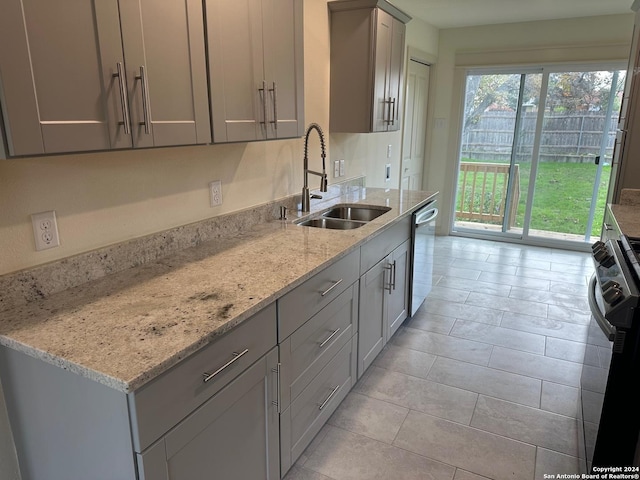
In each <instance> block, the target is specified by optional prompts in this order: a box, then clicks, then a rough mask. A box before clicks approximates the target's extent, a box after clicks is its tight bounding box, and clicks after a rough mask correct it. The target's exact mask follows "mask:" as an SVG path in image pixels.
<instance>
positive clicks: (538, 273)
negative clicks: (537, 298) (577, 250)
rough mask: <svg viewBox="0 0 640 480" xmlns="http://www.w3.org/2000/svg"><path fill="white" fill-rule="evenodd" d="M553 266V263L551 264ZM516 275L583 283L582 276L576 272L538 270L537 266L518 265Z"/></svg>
mask: <svg viewBox="0 0 640 480" xmlns="http://www.w3.org/2000/svg"><path fill="white" fill-rule="evenodd" d="M551 267H552V268H553V265H551ZM516 275H517V276H520V277H527V278H537V279H539V280H550V281H552V282H558V281H560V280H562V281H563V282H566V283H575V284H577V285H583V284H584V276H583V275H579V274H577V273H563V272H554V271H553V270H552V271H546V270H538V269H537V268H527V267H518V271H517V272H516Z"/></svg>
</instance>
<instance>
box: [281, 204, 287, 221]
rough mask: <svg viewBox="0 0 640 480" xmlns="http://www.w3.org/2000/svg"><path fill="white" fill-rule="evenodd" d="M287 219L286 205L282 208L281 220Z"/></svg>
mask: <svg viewBox="0 0 640 480" xmlns="http://www.w3.org/2000/svg"><path fill="white" fill-rule="evenodd" d="M286 219H287V207H285V206H284V205H281V206H280V220H286Z"/></svg>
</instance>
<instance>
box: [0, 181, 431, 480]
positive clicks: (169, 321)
mask: <svg viewBox="0 0 640 480" xmlns="http://www.w3.org/2000/svg"><path fill="white" fill-rule="evenodd" d="M434 195H435V194H434V193H431V192H413V191H404V192H403V191H396V190H384V189H368V188H356V189H351V190H348V191H347V192H342V193H341V194H340V195H338V196H336V197H333V198H332V199H329V200H324V201H322V202H320V201H318V203H313V204H312V212H310V213H309V214H305V216H306V215H316V214H318V213H319V212H321V211H323V210H325V209H327V208H329V207H330V206H331V205H334V204H338V203H347V204H365V205H375V206H386V207H390V210H389V211H388V212H387V213H385V214H383V215H381V216H380V217H378V218H376V219H373V220H372V221H370V222H368V223H367V224H365V225H364V226H362V227H360V228H357V229H353V230H327V229H321V228H312V227H302V226H299V225H297V224H295V223H294V221H296V220H298V219H299V217H300V214H299V213H297V212H291V211H290V212H289V214H288V219H287V220H278V219H277V217H276V216H275V215H274V217H273V221H269V222H262V223H258V224H256V225H254V226H253V227H251V228H248V229H245V230H243V231H242V232H241V233H239V234H234V233H230V234H229V235H226V236H222V237H220V238H215V239H211V240H209V241H206V242H203V243H201V244H200V245H198V246H197V247H193V248H189V249H185V250H182V251H180V252H177V253H173V254H171V255H169V256H166V257H162V258H159V259H157V260H155V261H151V262H148V263H144V264H142V265H139V266H136V267H134V268H129V269H126V270H123V271H120V272H118V273H114V274H111V275H107V276H104V277H103V278H100V279H97V280H93V281H90V282H88V283H85V284H82V285H78V286H75V287H72V288H69V289H66V290H64V291H61V292H59V293H55V294H53V295H50V296H48V297H46V298H43V299H41V300H36V301H30V302H28V303H25V304H23V305H18V306H15V307H13V308H11V309H9V310H6V311H4V312H2V314H1V317H0V344H1V345H3V350H2V355H3V360H4V361H3V365H5V366H6V365H12V366H13V365H14V364H15V362H18V363H20V362H21V361H22V360H24V359H27V358H28V360H26V363H28V364H29V366H28V368H27V369H26V371H30V370H33V369H34V368H37V367H36V366H37V365H41V364H48V366H47V367H46V368H45V370H46V372H45V373H44V374H42V375H43V378H51V375H57V373H61V372H63V373H64V375H63V376H64V378H66V379H67V380H69V379H70V380H69V381H70V382H71V383H74V382H77V381H79V380H78V379H83V380H82V381H81V382H80V383H82V385H90V386H91V387H90V388H89V390H91V392H84V391H82V387H78V388H79V391H81V392H82V395H87V401H89V399H90V398H91V399H92V400H91V401H94V402H95V401H96V398H100V399H103V398H105V395H106V396H110V397H112V399H114V400H112V401H109V402H107V404H104V403H98V404H99V405H101V409H102V410H101V411H102V412H104V417H103V418H102V419H97V420H96V421H97V422H98V424H101V422H102V424H104V425H107V424H109V423H111V427H113V431H112V432H107V431H105V432H104V437H105V438H104V439H102V440H99V441H97V442H96V443H95V444H93V445H92V442H87V443H86V444H85V446H83V445H78V446H77V449H78V450H77V451H78V455H82V454H83V453H84V450H83V448H85V447H86V448H91V447H92V446H93V447H94V448H95V447H100V448H102V447H103V446H104V445H102V443H113V442H114V439H115V438H117V437H118V436H122V435H124V433H125V432H124V431H125V430H126V429H128V428H129V424H131V428H132V429H133V434H132V436H133V437H134V438H133V440H132V439H131V438H128V439H127V441H123V442H120V443H121V445H120V446H119V447H118V448H119V451H118V452H115V451H113V452H109V451H108V450H106V451H104V450H103V454H102V455H103V456H105V457H106V458H105V462H106V463H108V462H109V461H111V460H109V454H112V455H114V458H116V457H118V458H120V457H121V458H123V459H124V458H125V457H126V456H127V455H126V452H132V453H130V454H129V457H130V460H131V461H130V462H129V460H127V461H125V462H124V463H125V464H126V465H123V466H122V468H121V469H115V470H114V471H113V472H123V473H113V472H112V474H111V475H112V476H105V477H99V478H135V473H134V472H135V469H136V468H138V469H139V468H140V467H141V465H142V464H143V463H144V461H145V456H144V453H145V452H143V450H145V449H146V448H147V447H149V445H150V444H151V443H152V442H151V440H148V441H147V440H145V439H144V438H143V437H144V432H141V431H137V428H138V427H140V426H139V424H138V423H137V422H138V417H142V416H143V415H142V413H141V412H140V411H138V410H137V409H136V406H137V405H136V398H137V397H136V394H137V393H138V392H140V391H143V390H145V388H143V387H146V386H147V384H149V383H153V381H154V379H157V378H158V377H162V376H163V374H165V375H168V374H171V372H175V371H176V369H178V368H180V367H182V366H183V365H184V363H185V362H186V361H187V360H190V359H191V358H193V357H194V356H196V354H203V355H204V351H205V350H207V349H208V348H209V349H210V348H211V347H212V345H211V344H212V342H216V341H219V340H221V339H225V338H227V337H228V338H232V335H239V334H237V332H239V331H240V329H241V328H244V330H245V331H246V332H249V333H246V332H245V333H244V335H245V336H246V335H250V332H251V331H252V330H253V329H254V328H255V329H256V332H259V331H260V330H259V327H258V325H260V322H261V320H260V319H261V318H266V319H267V320H264V321H263V322H268V321H269V322H270V321H271V320H269V319H275V317H276V313H275V308H273V307H272V306H273V305H274V304H275V302H276V301H277V300H278V299H280V298H282V297H283V296H284V295H286V294H287V293H289V292H292V291H293V290H294V289H296V288H297V287H299V286H301V285H303V284H305V282H307V281H309V280H310V279H313V278H314V277H315V276H317V275H318V274H319V273H320V272H323V271H324V270H326V269H327V268H328V267H330V266H331V265H333V264H334V263H336V262H339V261H340V260H341V259H346V258H347V257H349V258H355V257H354V255H356V254H355V253H354V252H356V250H359V248H360V246H361V245H364V244H366V243H367V242H368V241H370V240H371V239H373V238H374V237H377V236H378V235H380V234H381V233H383V232H385V231H387V230H389V229H391V228H393V226H394V225H397V224H399V223H400V222H402V221H406V220H407V218H408V217H409V216H410V214H411V212H413V211H414V210H416V209H417V208H420V207H421V206H423V205H424V204H426V203H427V202H428V201H429V200H430V199H431V198H433V196H434ZM276 210H277V208H276ZM350 254H351V255H350ZM97 257H99V255H97ZM357 257H358V258H357V260H358V263H359V254H358V255H357ZM356 278H357V276H356ZM356 285H357V282H356ZM345 287H346V285H345ZM341 288H342V287H341ZM353 288H355V289H356V290H357V288H356V287H353ZM355 298H356V299H357V294H356V297H355ZM265 312H267V313H265ZM272 328H273V332H274V335H275V330H276V323H275V322H273V325H272ZM256 335H258V333H256ZM265 336H268V335H265ZM265 342H267V341H266V340H265ZM267 343H268V342H267ZM265 345H266V344H265ZM272 346H273V347H275V336H274V341H273V345H272ZM207 347H208V348H207ZM265 348H266V347H265ZM264 353H265V356H264V357H262V358H267V357H268V355H269V354H268V353H267V352H266V350H265V352H264ZM354 354H355V353H354ZM234 355H235V353H234ZM275 355H276V357H277V354H275ZM272 356H273V354H272ZM247 357H249V355H248V356H247ZM50 367H53V368H54V370H50V369H49V368H50ZM251 368H253V367H251ZM15 372H17V370H16V371H12V370H11V368H8V367H3V370H2V375H3V378H2V380H3V385H4V387H5V394H6V396H7V405H8V407H9V412H10V415H11V414H12V411H14V413H15V410H16V409H19V408H21V406H19V405H18V403H19V402H18V401H17V400H12V395H13V389H16V390H18V388H17V387H18V385H21V386H24V384H25V383H26V384H27V385H28V387H29V388H26V389H25V390H24V391H23V392H22V393H23V394H26V393H25V392H27V391H28V392H30V396H42V395H45V391H44V390H39V385H38V383H41V382H36V385H30V382H32V381H35V380H36V378H38V373H34V372H32V373H34V375H35V376H34V377H33V378H32V379H31V380H30V379H27V378H19V377H21V376H24V375H16V374H15ZM24 373H25V372H22V374H24ZM86 379H88V380H89V381H88V382H87V381H86ZM230 379H231V377H230V378H229V379H228V380H230ZM41 380H42V379H41ZM228 380H227V381H228ZM65 382H66V380H65V381H59V382H56V381H53V382H51V383H50V384H49V385H47V386H46V387H47V389H48V390H47V392H48V393H47V395H50V398H51V399H52V402H53V403H52V405H51V408H52V409H55V408H60V407H61V406H63V404H64V401H63V400H64V394H65V393H67V394H68V392H55V391H52V390H51V389H52V388H54V389H55V388H60V389H62V388H63V387H62V385H64V384H65ZM83 382H84V383H83ZM200 382H201V383H202V381H201V380H200ZM42 386H44V385H42ZM223 386H224V385H221V386H220V388H222V387H223ZM94 387H95V388H94ZM220 388H218V387H215V388H214V389H213V393H215V392H216V391H218V390H219V389H220ZM265 388H267V387H266V386H265ZM269 388H270V387H269ZM226 390H227V389H224V390H223V392H224V391H226ZM277 390H278V392H277V395H276V396H278V398H279V396H280V393H281V392H280V386H279V385H278V387H277ZM37 392H40V393H37ZM198 395H204V396H197V397H198V398H195V399H191V400H190V401H192V402H196V403H198V404H199V403H202V398H205V397H206V398H208V394H204V393H202V392H199V393H198ZM68 396H70V397H71V396H73V395H68ZM92 396H94V397H95V398H93V397H92ZM56 399H57V403H56ZM84 402H85V400H84V399H83V398H82V396H81V397H80V398H76V399H75V400H74V401H70V402H69V405H75V406H76V409H77V408H78V406H79V405H83V404H84ZM149 402H152V400H149ZM45 403H46V402H45ZM278 403H280V402H279V401H278ZM56 405H57V407H56ZM105 405H108V406H105ZM116 405H117V407H114V406H116ZM193 405H195V403H193ZM32 407H33V408H35V409H38V408H39V407H38V405H34V406H32ZM112 407H114V408H112ZM280 407H281V405H280V404H279V405H278V413H280ZM138 408H139V406H138ZM50 413H51V414H52V415H55V412H54V411H51V412H50ZM71 413H73V412H71ZM81 413H82V412H78V415H77V417H78V422H76V423H78V424H80V422H81V419H82V414H81ZM85 413H86V414H87V416H91V414H92V413H95V412H92V409H88V410H87V412H85ZM129 415H131V417H132V418H129ZM171 415H177V416H180V417H181V418H182V417H184V415H183V414H182V413H180V412H172V413H171ZM171 415H168V416H169V417H171ZM23 417H24V416H22V417H20V418H23ZM61 418H62V417H61ZM176 418H177V417H176ZM124 420H126V422H125V421H124ZM167 421H171V422H172V420H171V419H169V420H167ZM17 423H20V422H19V421H18V422H17ZM160 423H161V422H160ZM174 423H175V422H174ZM23 426H24V427H25V431H26V430H28V428H27V426H26V425H23ZM94 426H95V425H94ZM12 427H13V429H14V433H15V435H16V443H17V445H18V449H19V450H20V449H21V448H30V447H31V439H30V438H27V437H26V436H24V437H23V436H22V435H21V433H20V430H21V425H15V424H14V421H13V420H12ZM125 427H126V428H125ZM83 428H84V427H82V426H80V427H79V430H78V432H77V433H78V435H79V438H82V435H83V434H84V435H87V434H88V432H87V431H84V430H83ZM16 430H17V431H16ZM63 430H64V429H63ZM140 430H142V427H140ZM41 433H42V432H41ZM25 435H26V434H25ZM58 435H59V432H58V433H56V432H52V437H51V438H46V439H38V442H42V443H38V446H37V447H36V448H37V449H45V450H46V445H47V444H48V443H51V442H55V439H54V437H55V436H58ZM66 435H70V436H72V435H73V432H72V431H69V432H67V433H66ZM109 436H111V437H112V438H109ZM153 438H154V439H155V438H157V435H156V436H155V437H153ZM87 445H88V446H87ZM156 445H157V444H156ZM149 448H151V449H153V448H154V447H149ZM163 449H166V447H163ZM104 452H106V453H104ZM133 452H137V454H135V455H137V457H136V459H135V461H134V456H135V455H134V454H133ZM85 456H86V455H85ZM88 458H91V456H89V457H88ZM147 458H148V457H147ZM86 462H88V460H87V461H81V462H80V463H81V464H83V465H84V466H83V467H82V468H85V469H86V468H87V465H88V464H87V463H86ZM54 463H55V462H54ZM58 463H60V462H58ZM129 463H130V464H129ZM136 463H137V464H138V467H135V465H134V464H136ZM271 468H273V466H271ZM272 471H273V470H272ZM278 471H279V470H278ZM129 472H130V473H129ZM282 473H284V472H282ZM23 475H24V473H23ZM60 475H62V474H60ZM113 475H115V476H113ZM140 475H141V478H143V477H144V473H140ZM167 475H169V474H168V473H167ZM28 478H40V477H38V476H37V475H35V474H34V476H33V477H30V476H29V475H28V474H27V475H26V476H25V480H26V479H28ZM50 478H63V477H62V476H60V477H58V476H56V475H55V474H53V475H51V477H50ZM69 478H73V477H69ZM96 478H98V477H96ZM144 478H153V477H149V476H147V477H144ZM166 478H173V477H169V476H167V477H166ZM270 478H271V477H270Z"/></svg>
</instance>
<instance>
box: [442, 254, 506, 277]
mask: <svg viewBox="0 0 640 480" xmlns="http://www.w3.org/2000/svg"><path fill="white" fill-rule="evenodd" d="M452 265H453V266H454V267H458V268H469V269H472V270H480V271H481V272H493V273H500V274H503V275H515V274H516V269H517V267H514V266H512V265H508V264H504V263H495V262H493V263H491V262H476V261H474V260H467V259H462V258H461V259H457V260H456V261H455V262H453V264H452Z"/></svg>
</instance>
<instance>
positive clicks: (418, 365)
mask: <svg viewBox="0 0 640 480" xmlns="http://www.w3.org/2000/svg"><path fill="white" fill-rule="evenodd" d="M436 358H437V357H436V356H435V355H432V354H430V353H425V352H420V351H418V350H411V349H409V348H400V347H397V346H395V345H393V344H387V345H386V346H385V347H384V349H383V350H382V352H380V355H378V357H377V358H376V359H375V360H374V362H373V365H375V366H376V367H380V368H384V369H386V370H392V371H394V372H400V373H404V374H406V375H411V376H413V377H420V378H427V375H429V370H430V369H431V367H432V366H433V362H435V361H436Z"/></svg>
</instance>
